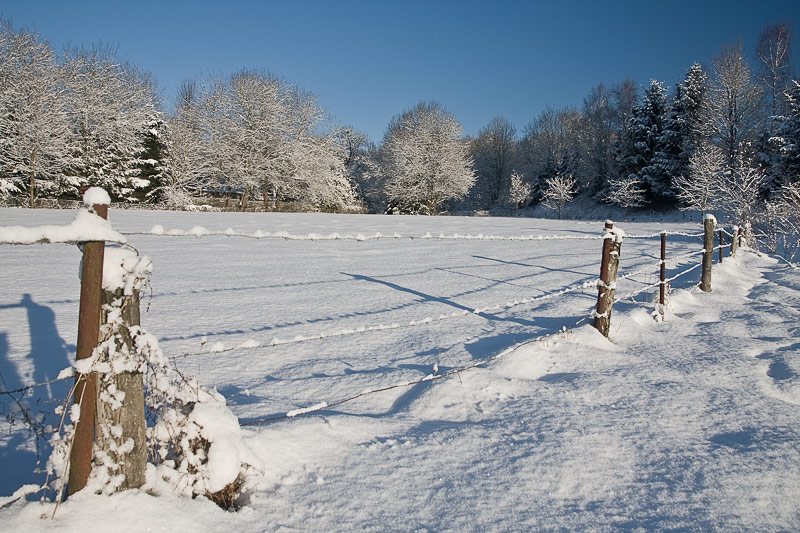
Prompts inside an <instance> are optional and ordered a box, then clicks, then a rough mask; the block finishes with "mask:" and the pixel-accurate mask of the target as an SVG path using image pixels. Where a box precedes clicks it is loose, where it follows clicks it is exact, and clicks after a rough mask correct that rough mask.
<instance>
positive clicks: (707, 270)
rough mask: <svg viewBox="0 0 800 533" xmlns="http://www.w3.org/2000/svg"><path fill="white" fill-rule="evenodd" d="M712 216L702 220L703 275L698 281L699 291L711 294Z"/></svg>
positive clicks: (713, 219) (713, 222) (713, 221)
mask: <svg viewBox="0 0 800 533" xmlns="http://www.w3.org/2000/svg"><path fill="white" fill-rule="evenodd" d="M715 223H716V219H715V218H714V215H706V216H705V218H704V219H703V231H704V233H703V248H704V252H703V275H702V277H701V279H700V290H702V291H705V292H711V263H712V262H713V260H714V225H715Z"/></svg>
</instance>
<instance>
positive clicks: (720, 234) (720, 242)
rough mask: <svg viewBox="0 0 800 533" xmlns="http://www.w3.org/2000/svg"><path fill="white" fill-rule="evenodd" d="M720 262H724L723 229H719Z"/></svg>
mask: <svg viewBox="0 0 800 533" xmlns="http://www.w3.org/2000/svg"><path fill="white" fill-rule="evenodd" d="M718 235H719V262H720V263H722V242H723V241H722V230H719V233H718Z"/></svg>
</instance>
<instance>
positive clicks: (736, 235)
mask: <svg viewBox="0 0 800 533" xmlns="http://www.w3.org/2000/svg"><path fill="white" fill-rule="evenodd" d="M737 248H739V226H734V227H733V236H732V237H731V257H735V256H736V249H737Z"/></svg>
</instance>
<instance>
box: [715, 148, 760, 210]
mask: <svg viewBox="0 0 800 533" xmlns="http://www.w3.org/2000/svg"><path fill="white" fill-rule="evenodd" d="M764 177H765V176H764V171H763V169H761V168H759V167H758V166H756V165H755V164H754V163H753V161H752V160H750V159H747V158H744V157H739V158H738V159H737V161H736V164H735V165H734V167H733V168H732V169H728V170H727V171H726V172H725V174H724V175H723V176H722V178H721V179H720V180H719V191H720V205H719V207H721V208H722V209H724V210H725V211H726V212H727V213H728V214H729V217H730V219H731V222H732V223H734V224H739V225H745V224H748V223H749V224H753V223H755V222H757V221H758V219H759V218H760V216H761V215H762V214H763V213H764V205H765V203H764V200H763V199H762V198H761V194H760V193H761V186H762V184H763V182H764Z"/></svg>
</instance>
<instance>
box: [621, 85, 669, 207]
mask: <svg viewBox="0 0 800 533" xmlns="http://www.w3.org/2000/svg"><path fill="white" fill-rule="evenodd" d="M666 111H667V92H666V89H664V86H663V84H662V83H661V82H659V81H656V80H651V81H650V86H649V87H648V88H647V89H646V90H645V92H644V94H643V95H642V101H641V103H640V104H639V105H637V106H636V107H634V109H633V116H632V117H631V119H630V121H629V125H628V129H627V131H626V132H625V133H624V135H622V136H621V137H620V142H619V144H618V152H617V153H618V159H617V160H618V164H619V168H620V173H621V175H622V176H635V180H636V181H639V182H640V183H641V186H642V187H643V188H644V190H645V194H646V197H647V199H648V200H649V201H651V202H657V203H662V202H669V201H671V199H672V198H673V194H672V189H671V178H672V177H671V176H670V175H669V174H667V173H666V172H664V168H663V167H661V166H659V165H657V164H655V163H656V161H655V157H656V153H657V151H658V150H659V148H660V146H661V145H660V142H661V141H662V134H663V131H664V119H665V115H666ZM631 207H633V206H631Z"/></svg>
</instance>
